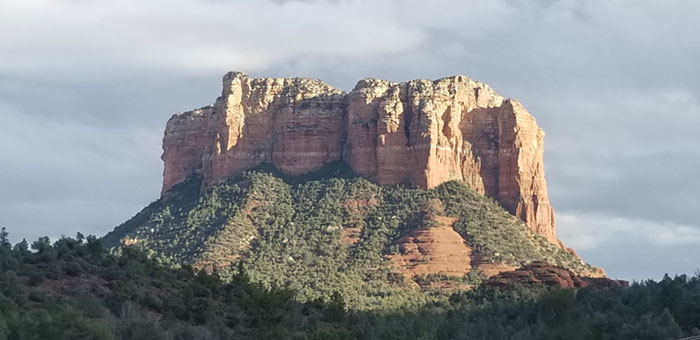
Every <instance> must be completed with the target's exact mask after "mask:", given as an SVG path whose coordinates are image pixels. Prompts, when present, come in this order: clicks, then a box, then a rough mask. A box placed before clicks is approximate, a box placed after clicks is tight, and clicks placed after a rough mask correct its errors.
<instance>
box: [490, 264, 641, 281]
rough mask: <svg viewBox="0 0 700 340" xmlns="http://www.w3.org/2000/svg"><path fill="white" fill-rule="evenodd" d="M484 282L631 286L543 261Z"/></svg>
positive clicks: (503, 273)
mask: <svg viewBox="0 0 700 340" xmlns="http://www.w3.org/2000/svg"><path fill="white" fill-rule="evenodd" d="M484 284H485V285H487V286H492V287H510V286H513V285H515V284H524V285H544V286H556V287H562V288H583V287H587V286H589V285H594V286H596V287H620V286H625V287H626V286H629V283H628V282H627V281H623V280H611V279H608V278H588V277H581V276H579V275H576V274H575V273H573V272H571V271H570V270H568V269H565V268H563V267H558V266H554V265H551V264H549V263H546V262H542V261H534V262H532V263H530V264H528V265H525V266H523V267H521V268H519V269H517V270H513V271H507V272H502V273H500V274H498V275H495V276H492V277H490V278H489V279H488V280H487V281H486V282H484Z"/></svg>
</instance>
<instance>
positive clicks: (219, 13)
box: [0, 0, 700, 279]
mask: <svg viewBox="0 0 700 340" xmlns="http://www.w3.org/2000/svg"><path fill="white" fill-rule="evenodd" d="M698 14H700V1H696V0H664V1H658V0H561V1H556V0H539V1H535V0H529V1H520V0H488V1H487V0H482V1H480V0H471V1H434V0H433V1H421V0H416V1H380V0H366V1H359V0H358V1H342V0H338V1H260V0H256V1H253V0H250V1H234V0H209V1H194V0H151V1H142V0H89V1H88V0H53V1H52V0H0V225H2V226H6V227H7V228H8V229H9V231H10V233H11V236H12V239H13V241H18V240H20V239H21V238H23V237H26V238H27V239H30V240H33V239H36V238H37V237H38V236H41V235H49V236H53V237H56V236H59V235H61V234H66V235H74V234H75V232H77V231H82V232H83V233H85V234H95V235H99V236H101V235H103V234H104V233H105V232H107V231H109V230H111V229H112V228H113V227H114V226H115V225H117V224H119V223H120V222H123V221H124V220H126V219H128V218H129V217H131V216H132V215H134V214H135V213H136V212H138V211H139V210H140V209H141V208H143V207H144V206H145V205H146V204H147V203H149V202H150V201H152V200H155V199H156V198H157V197H158V194H159V190H160V185H161V174H162V162H161V160H160V158H159V156H160V154H161V145H160V140H161V138H162V132H163V128H164V126H165V122H166V120H167V119H168V117H169V116H170V115H171V114H172V113H174V112H177V111H184V110H189V109H192V108H196V107H201V106H203V105H206V104H209V103H212V102H213V100H214V99H215V98H216V96H217V95H218V94H219V93H220V90H221V89H220V85H221V83H220V81H221V76H222V75H223V74H224V73H226V72H227V71H229V70H238V71H244V72H246V73H248V74H250V75H252V76H261V77H265V76H275V77H277V76H280V77H282V76H284V77H291V76H303V77H312V78H320V79H323V80H324V81H326V82H328V83H329V84H331V85H334V86H336V87H338V88H341V89H343V90H346V91H349V90H351V89H352V87H353V86H354V84H355V83H356V82H357V80H359V79H361V78H366V77H378V78H385V79H389V80H393V81H404V80H409V79H414V78H429V79H434V78H440V77H443V76H448V75H455V74H463V75H466V76H469V77H471V78H473V79H477V80H480V81H483V82H485V83H487V84H490V85H491V86H492V87H493V88H495V89H496V90H497V91H499V92H500V93H501V94H503V95H504V96H507V97H512V98H516V99H518V100H519V101H521V102H522V103H523V105H525V107H526V108H528V110H529V111H530V112H531V113H532V114H533V115H534V116H535V118H536V119H537V121H538V123H539V125H540V126H541V127H543V128H544V129H545V131H546V134H547V136H546V139H545V146H546V153H545V158H546V159H545V164H546V171H547V180H548V184H549V190H550V196H551V200H552V203H553V205H554V208H555V213H556V217H557V226H558V234H559V236H560V238H561V239H563V240H564V242H565V243H566V244H567V245H568V246H571V247H573V248H575V249H576V250H577V251H578V252H579V254H580V255H581V256H582V257H583V258H584V259H585V260H587V261H589V262H591V263H593V264H595V265H598V266H602V267H604V268H605V269H606V271H607V272H608V274H609V275H610V276H612V277H616V278H624V279H645V278H660V277H661V276H662V275H663V274H664V273H666V272H668V273H671V274H675V273H688V274H693V273H695V272H696V271H697V269H698V268H700V221H699V219H698V211H699V210H700V194H699V193H700V180H699V179H698V175H700V133H699V129H700V97H699V96H700V66H699V61H700V37H699V35H700V21H699V20H698V19H697V17H698Z"/></svg>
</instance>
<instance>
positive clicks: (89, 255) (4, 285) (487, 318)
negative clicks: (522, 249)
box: [0, 230, 700, 340]
mask: <svg viewBox="0 0 700 340" xmlns="http://www.w3.org/2000/svg"><path fill="white" fill-rule="evenodd" d="M305 288H306V289H313V287H305ZM298 297H299V293H298V292H296V291H294V290H293V289H290V288H285V287H276V286H272V287H263V286H262V285H260V284H256V283H251V280H250V278H249V277H248V274H247V273H246V271H245V270H244V269H240V270H238V271H237V272H236V273H235V274H234V275H233V276H232V277H231V280H230V282H226V283H225V282H223V281H222V280H220V279H219V277H218V275H217V274H216V273H212V274H209V273H206V272H204V271H199V272H196V271H194V270H193V269H192V268H191V267H188V266H183V267H182V268H178V269H176V268H171V267H167V266H164V265H162V264H160V263H159V262H158V261H157V260H154V259H152V258H149V257H148V256H146V254H144V253H143V252H141V251H140V250H138V249H136V248H134V247H125V248H123V250H122V252H121V255H120V256H115V255H111V254H110V253H108V252H107V251H106V249H105V247H104V246H103V245H102V243H101V241H100V240H99V239H97V238H95V237H91V236H90V237H83V236H82V235H80V234H79V235H77V237H76V238H66V237H64V238H61V239H59V240H57V241H56V242H54V243H50V242H49V239H48V238H40V239H39V240H37V241H35V242H33V243H32V244H31V245H29V244H28V243H27V242H24V241H23V242H20V243H18V244H15V245H11V244H10V243H9V242H8V240H7V234H6V233H5V232H4V230H3V233H2V234H0V340H5V339H12V340H15V339H17V340H19V339H57V340H60V339H148V340H159V339H164V340H165V339H205V340H206V339H278V340H281V339H493V340H496V339H640V340H641V339H649V340H652V339H653V340H659V339H662V340H663V339H677V338H680V337H683V336H690V335H697V334H700V330H699V328H700V276H697V275H696V276H694V277H687V276H677V277H675V278H670V277H665V278H664V279H663V280H661V281H659V282H655V281H644V282H639V283H633V284H632V285H631V286H630V287H628V288H625V287H616V288H608V289H601V288H593V287H588V288H583V289H579V290H571V289H554V288H545V287H524V286H520V287H515V288H512V289H507V290H503V289H494V288H488V287H481V288H479V289H476V290H473V291H469V292H461V293H455V294H453V295H452V296H451V297H450V298H449V300H447V301H444V302H432V303H430V302H427V303H425V304H424V305H422V306H420V307H416V308H410V309H404V308H402V309H395V310H382V311H373V312H368V311H359V310H355V309H351V308H349V307H348V306H347V305H346V304H345V303H344V301H343V298H342V297H341V295H340V294H337V293H336V294H333V295H332V297H331V298H330V299H324V300H312V301H306V302H303V303H301V302H299V300H300V299H299V298H298Z"/></svg>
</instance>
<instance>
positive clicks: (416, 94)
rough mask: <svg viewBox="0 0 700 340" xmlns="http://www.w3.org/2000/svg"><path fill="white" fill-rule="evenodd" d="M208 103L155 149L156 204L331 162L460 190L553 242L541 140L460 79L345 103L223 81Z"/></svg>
mask: <svg viewBox="0 0 700 340" xmlns="http://www.w3.org/2000/svg"><path fill="white" fill-rule="evenodd" d="M223 84H224V89H223V92H222V95H221V97H219V98H218V99H217V100H216V102H215V104H214V105H212V106H208V107H205V108H202V109H198V110H194V111H190V112H185V113H178V114H175V115H174V116H173V117H172V118H171V119H170V120H169V122H168V124H167V128H166V131H165V137H164V139H163V150H164V152H163V161H164V162H165V171H164V176H163V191H162V193H163V194H166V193H167V191H168V189H170V188H171V187H172V186H173V185H175V184H177V183H179V182H181V181H183V180H184V179H185V178H187V177H188V176H189V175H191V174H199V175H201V176H202V178H203V179H204V182H203V183H204V184H203V185H205V186H209V185H212V184H215V183H218V182H220V181H223V180H225V179H226V178H228V177H230V176H233V175H237V174H240V173H241V172H242V171H244V170H247V169H250V168H253V167H255V166H257V165H260V164H262V163H271V164H272V165H274V166H275V167H277V168H278V169H280V170H281V171H283V172H285V173H287V174H291V175H296V174H303V173H307V172H310V171H314V170H317V169H319V168H321V167H322V166H323V165H325V164H327V163H330V162H333V161H338V160H342V161H345V162H346V163H348V164H349V165H350V167H351V168H352V169H353V171H355V172H356V173H359V174H362V175H366V176H368V177H370V178H372V179H373V180H375V181H376V182H377V183H379V184H396V183H402V182H407V183H413V184H415V185H418V186H421V187H424V188H432V187H435V186H437V185H439V184H441V183H443V182H445V181H449V180H462V181H464V182H465V183H467V184H468V185H469V186H470V187H471V188H473V189H474V190H476V191H478V192H481V193H483V194H485V195H488V196H490V197H493V198H494V199H496V200H498V201H499V202H500V204H501V205H503V207H505V208H506V209H507V210H508V211H510V212H511V213H513V214H515V215H516V216H518V217H520V218H521V219H522V220H523V221H525V222H526V223H527V225H528V226H529V227H530V228H531V229H532V230H534V231H535V232H537V233H538V234H540V235H542V236H545V237H546V238H548V239H549V240H551V241H552V242H555V243H557V244H559V241H558V240H557V238H556V236H555V225H554V215H553V212H552V208H551V206H550V203H549V199H548V195H547V187H546V183H545V178H544V165H543V151H544V148H543V138H544V133H543V132H542V130H541V129H540V128H539V127H538V126H537V124H536V122H535V119H534V118H533V117H532V116H531V115H530V114H529V113H528V112H527V111H526V110H525V109H524V108H523V107H522V105H521V104H520V103H518V102H517V101H515V100H512V99H505V98H503V97H501V96H500V95H498V94H497V93H495V92H494V91H493V90H492V89H491V88H489V87H488V86H487V85H485V84H482V83H479V82H476V81H473V80H471V79H469V78H467V77H464V76H454V77H448V78H443V79H439V80H435V81H429V80H414V81H409V82H405V83H392V82H388V81H385V80H378V79H365V80H361V81H360V82H358V84H357V85H356V86H355V88H354V89H353V90H352V91H351V92H350V93H348V94H345V93H343V92H342V91H340V90H337V89H334V88H332V87H331V86H329V85H326V84H324V83H323V82H321V81H319V80H312V79H302V78H250V77H248V76H247V75H245V74H243V73H238V72H231V73H228V74H226V75H225V76H224V79H223Z"/></svg>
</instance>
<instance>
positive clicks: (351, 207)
mask: <svg viewBox="0 0 700 340" xmlns="http://www.w3.org/2000/svg"><path fill="white" fill-rule="evenodd" d="M438 215H445V216H450V217H454V218H457V219H456V222H455V223H454V225H453V227H454V229H455V230H456V231H457V232H458V233H459V234H460V235H461V236H462V237H463V238H464V240H466V242H467V243H468V244H469V245H470V246H471V248H472V249H474V252H475V253H478V254H480V255H483V256H484V258H486V259H488V261H490V262H493V263H497V264H508V265H512V266H515V267H517V266H520V265H523V264H526V263H529V262H531V261H534V260H543V261H547V262H549V263H552V264H556V265H561V266H563V267H566V268H569V269H571V270H573V271H574V272H579V273H580V272H586V271H590V270H592V268H591V267H590V266H588V265H586V264H584V263H583V262H581V260H580V259H579V258H577V257H575V256H573V255H572V254H570V253H568V252H567V251H565V250H563V249H561V248H559V247H557V246H555V245H553V244H551V243H550V242H548V241H547V240H546V239H544V238H542V237H540V236H538V235H536V234H534V233H533V232H531V231H530V230H529V229H528V228H527V227H526V226H525V224H524V223H523V222H522V221H520V220H519V219H517V218H516V217H514V216H512V215H511V214H509V213H508V212H506V211H505V210H503V209H502V208H501V207H500V206H499V205H498V204H497V203H496V202H494V201H493V200H491V199H489V198H487V197H484V196H483V195H480V194H478V193H475V192H473V191H471V190H470V189H468V188H467V187H466V186H464V185H462V184H461V183H459V182H448V183H445V184H443V185H441V186H439V187H437V188H435V189H433V190H423V189H419V188H414V187H407V186H379V185H376V184H373V183H372V182H370V181H368V180H366V179H364V178H360V177H356V176H353V175H352V174H351V173H350V172H349V171H347V170H346V169H344V168H343V166H342V164H335V165H331V166H329V167H327V168H325V169H323V170H322V171H321V172H319V173H315V174H311V175H308V176H304V177H285V176H283V175H280V174H278V173H275V171H274V170H271V169H258V170H254V171H248V172H246V173H245V174H243V175H242V176H239V177H236V178H232V179H230V180H229V181H227V182H225V183H222V184H220V185H217V186H215V187H213V188H211V189H209V190H208V191H206V192H203V193H200V182H199V179H198V178H196V177H193V178H190V179H189V180H188V181H186V182H185V183H182V184H180V185H178V186H177V187H175V188H174V189H173V190H172V191H171V192H170V194H169V195H168V196H167V197H166V198H162V199H159V200H158V201H155V202H153V203H152V204H150V205H149V206H148V207H146V208H145V209H144V210H143V211H141V212H139V213H138V214H137V215H136V216H134V217H133V218H132V219H130V220H129V221H127V222H125V223H124V224H122V225H120V226H118V227H117V228H115V230H114V231H112V232H111V233H109V234H108V235H106V236H105V237H104V241H105V242H106V244H107V245H108V246H109V247H112V248H113V249H119V248H120V247H121V246H123V245H124V244H133V245H136V246H138V247H140V248H141V249H143V250H144V251H146V252H148V253H149V254H150V255H151V256H153V257H155V258H157V259H158V260H160V261H161V262H163V263H165V264H170V265H181V264H190V265H193V266H195V267H197V268H207V269H209V270H210V269H212V268H215V269H216V270H217V271H218V272H219V274H220V275H221V276H222V277H224V278H225V279H228V278H229V277H230V276H231V275H232V274H233V273H236V272H237V271H238V268H243V269H244V270H245V271H246V273H247V275H249V277H250V279H251V280H252V281H253V282H255V283H259V284H261V285H262V286H263V287H266V288H271V287H285V288H288V289H290V290H293V291H295V292H297V294H298V296H297V297H298V300H299V301H301V302H304V301H309V300H315V299H322V300H324V301H329V300H330V298H331V297H332V296H333V294H334V293H336V292H337V293H339V294H340V295H341V296H342V297H343V298H344V300H345V301H346V302H347V303H348V305H350V306H352V307H353V308H355V309H361V310H362V309H365V310H366V309H377V308H379V309H387V308H388V309H391V308H398V307H406V306H420V305H424V304H426V303H430V302H434V301H437V300H444V299H445V298H446V296H447V295H448V294H447V293H444V292H440V291H435V290H431V289H422V290H421V289H418V288H416V287H417V285H416V283H415V282H414V280H416V281H420V282H421V283H425V281H426V280H427V281H430V280H452V281H458V282H459V283H461V284H463V285H464V286H473V285H474V284H478V282H479V280H480V279H481V277H480V275H479V274H478V273H475V272H470V273H468V274H467V275H464V277H457V278H447V277H444V276H441V275H433V276H431V277H427V278H426V277H421V278H411V277H405V276H404V275H402V274H400V273H399V272H397V270H396V269H395V268H393V267H392V265H391V262H390V261H389V260H388V259H387V257H386V256H387V255H391V254H395V253H397V252H398V247H397V245H396V241H397V240H398V239H399V238H400V237H401V236H402V235H405V234H406V233H407V232H410V231H411V230H415V229H416V228H428V227H430V226H431V225H434V224H435V223H436V222H435V220H434V217H435V216H438ZM351 232H353V233H355V234H356V235H354V238H353V236H352V235H350V234H351ZM341 240H345V241H344V242H341ZM347 240H351V241H347Z"/></svg>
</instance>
